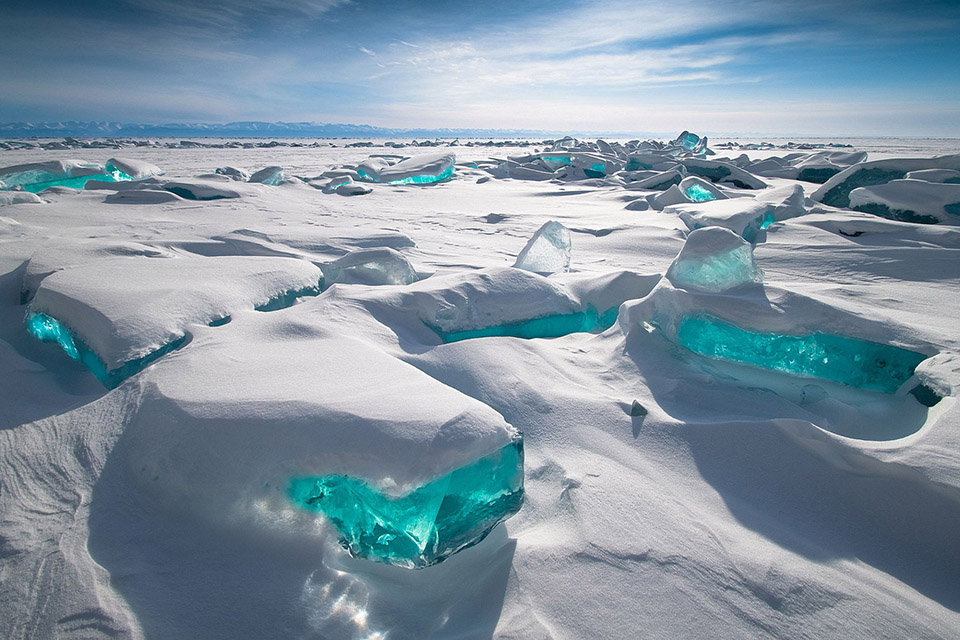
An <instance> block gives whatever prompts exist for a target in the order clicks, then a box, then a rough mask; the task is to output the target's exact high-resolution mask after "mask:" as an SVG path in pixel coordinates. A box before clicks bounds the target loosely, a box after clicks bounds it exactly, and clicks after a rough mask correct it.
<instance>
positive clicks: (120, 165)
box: [105, 158, 163, 182]
mask: <svg viewBox="0 0 960 640" xmlns="http://www.w3.org/2000/svg"><path fill="white" fill-rule="evenodd" d="M105 168H106V173H108V174H112V175H113V177H114V178H115V180H114V181H115V182H116V181H119V180H144V179H146V178H153V177H155V176H162V175H163V169H161V168H160V167H158V166H157V165H155V164H151V163H149V162H145V161H143V160H134V159H131V158H110V159H109V160H107V164H106V167H105Z"/></svg>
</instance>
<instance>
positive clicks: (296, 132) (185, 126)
mask: <svg viewBox="0 0 960 640" xmlns="http://www.w3.org/2000/svg"><path fill="white" fill-rule="evenodd" d="M551 135H558V134H557V133H556V132H547V131H534V130H527V129H387V128H383V127H373V126H370V125H366V124H322V123H314V122H228V123H227V124H209V123H171V124H137V123H121V122H77V121H74V120H70V121H67V122H43V123H34V122H10V123H2V124H0V138H8V139H9V138H62V137H76V138H178V137H188V138H397V137H404V138H410V137H413V138H461V137H462V138H518V137H523V138H529V137H544V136H551Z"/></svg>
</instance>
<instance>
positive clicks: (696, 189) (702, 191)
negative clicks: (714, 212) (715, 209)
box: [684, 184, 717, 202]
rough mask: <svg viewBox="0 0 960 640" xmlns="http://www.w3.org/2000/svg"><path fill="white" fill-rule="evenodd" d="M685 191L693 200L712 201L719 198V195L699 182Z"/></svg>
mask: <svg viewBox="0 0 960 640" xmlns="http://www.w3.org/2000/svg"><path fill="white" fill-rule="evenodd" d="M684 193H685V195H686V196H687V197H688V198H690V200H692V201H693V202H710V201H711V200H716V199H717V196H715V195H713V193H711V192H710V190H708V189H706V188H705V187H703V186H702V185H699V184H692V185H690V186H689V187H687V189H686V191H685V192H684Z"/></svg>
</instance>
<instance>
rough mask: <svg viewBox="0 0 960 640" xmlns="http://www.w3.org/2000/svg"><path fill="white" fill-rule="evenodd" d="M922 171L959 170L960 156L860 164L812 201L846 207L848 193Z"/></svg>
mask: <svg viewBox="0 0 960 640" xmlns="http://www.w3.org/2000/svg"><path fill="white" fill-rule="evenodd" d="M924 169H951V170H955V171H956V170H960V155H950V156H938V157H936V158H890V159H885V160H872V161H870V162H861V163H859V164H855V165H853V166H851V167H848V168H847V169H844V170H843V171H841V172H840V173H838V174H837V175H835V176H833V177H832V178H830V179H829V180H827V182H825V183H824V184H823V186H821V187H820V188H819V189H817V190H816V191H815V192H814V193H813V195H812V196H811V198H813V199H814V200H816V201H817V202H822V203H823V204H828V205H830V206H832V207H844V208H845V207H849V206H850V192H851V191H853V190H854V189H856V188H857V187H870V186H874V185H881V184H886V183H888V182H890V181H891V180H900V179H902V178H905V177H906V175H907V173H910V172H912V171H921V170H924Z"/></svg>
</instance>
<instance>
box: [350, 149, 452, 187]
mask: <svg viewBox="0 0 960 640" xmlns="http://www.w3.org/2000/svg"><path fill="white" fill-rule="evenodd" d="M456 162H457V157H456V156H455V155H454V154H452V153H436V154H428V155H422V156H414V157H412V158H405V159H403V160H400V161H399V162H397V163H394V164H392V163H390V162H389V161H388V160H387V159H386V158H382V157H381V158H371V159H370V160H367V161H366V162H364V163H362V164H361V165H360V166H359V167H357V173H358V174H359V175H360V177H361V178H362V179H364V180H369V181H370V182H384V183H386V184H430V183H433V182H442V181H443V180H446V179H447V178H450V177H451V176H452V175H453V171H454V165H455V164H456Z"/></svg>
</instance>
